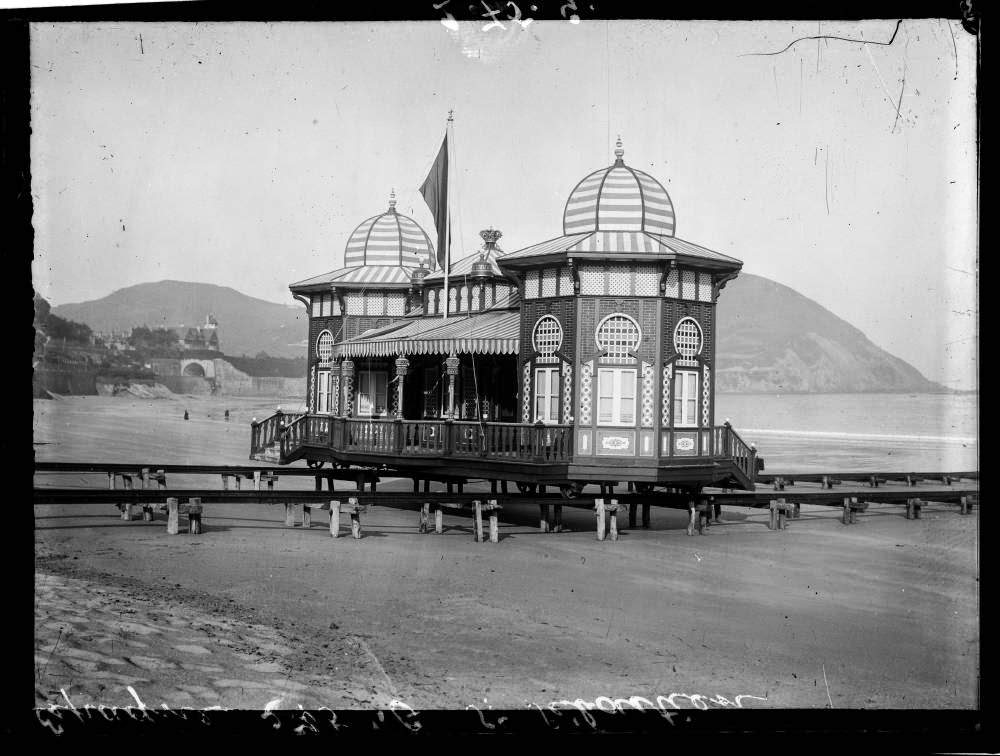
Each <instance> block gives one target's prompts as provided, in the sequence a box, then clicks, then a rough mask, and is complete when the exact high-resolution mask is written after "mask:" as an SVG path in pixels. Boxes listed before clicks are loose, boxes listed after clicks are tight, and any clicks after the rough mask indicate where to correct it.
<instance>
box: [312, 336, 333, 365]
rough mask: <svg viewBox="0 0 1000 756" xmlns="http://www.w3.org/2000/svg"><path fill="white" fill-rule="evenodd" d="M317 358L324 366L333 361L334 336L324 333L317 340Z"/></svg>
mask: <svg viewBox="0 0 1000 756" xmlns="http://www.w3.org/2000/svg"><path fill="white" fill-rule="evenodd" d="M316 356H317V357H319V361H320V362H322V363H323V364H324V365H325V364H328V363H329V362H330V361H331V360H332V359H333V334H332V333H330V332H329V331H322V332H320V334H319V337H318V338H317V339H316Z"/></svg>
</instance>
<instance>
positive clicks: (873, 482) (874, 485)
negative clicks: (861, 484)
mask: <svg viewBox="0 0 1000 756" xmlns="http://www.w3.org/2000/svg"><path fill="white" fill-rule="evenodd" d="M868 484H869V485H870V486H871V487H872V488H878V478H877V477H876V476H874V475H872V476H871V477H869V478H868Z"/></svg>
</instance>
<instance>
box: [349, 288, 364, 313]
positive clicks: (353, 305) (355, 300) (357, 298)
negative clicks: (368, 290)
mask: <svg viewBox="0 0 1000 756" xmlns="http://www.w3.org/2000/svg"><path fill="white" fill-rule="evenodd" d="M344 305H345V306H346V307H347V314H348V315H364V313H365V300H364V297H363V296H362V295H361V292H359V291H349V292H347V294H345V295H344Z"/></svg>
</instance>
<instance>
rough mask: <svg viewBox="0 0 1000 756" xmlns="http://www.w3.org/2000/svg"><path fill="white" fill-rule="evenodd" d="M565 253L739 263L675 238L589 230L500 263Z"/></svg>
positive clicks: (513, 254)
mask: <svg viewBox="0 0 1000 756" xmlns="http://www.w3.org/2000/svg"><path fill="white" fill-rule="evenodd" d="M560 252H564V253H566V254H570V255H575V254H580V253H582V254H584V255H586V254H597V255H605V254H608V253H617V254H624V255H628V254H656V255H663V256H664V258H666V259H670V258H673V257H675V256H677V255H681V256H684V257H693V258H699V259H702V260H712V261H714V262H723V263H732V264H741V263H740V261H739V260H737V259H736V258H735V257H730V256H729V255H724V254H722V253H721V252H715V251H714V250H711V249H708V248H707V247H702V246H699V245H698V244H692V243H691V242H687V241H684V240H683V239H678V238H677V237H675V236H658V235H654V234H650V233H647V232H645V231H591V232H590V233H585V234H569V235H567V236H560V237H558V238H556V239H550V240H549V241H544V242H541V243H539V244H535V245H532V246H530V247H525V248H524V249H519V250H517V251H516V252H509V253H508V254H506V255H504V256H503V257H501V258H500V262H505V261H508V260H520V259H525V258H532V257H544V256H545V255H551V254H557V253H560Z"/></svg>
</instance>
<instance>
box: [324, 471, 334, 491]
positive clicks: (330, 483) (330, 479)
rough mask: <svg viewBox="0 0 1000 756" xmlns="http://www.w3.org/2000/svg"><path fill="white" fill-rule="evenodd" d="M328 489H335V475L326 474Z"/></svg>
mask: <svg viewBox="0 0 1000 756" xmlns="http://www.w3.org/2000/svg"><path fill="white" fill-rule="evenodd" d="M326 490H327V491H333V490H334V487H333V475H327V476H326Z"/></svg>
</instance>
